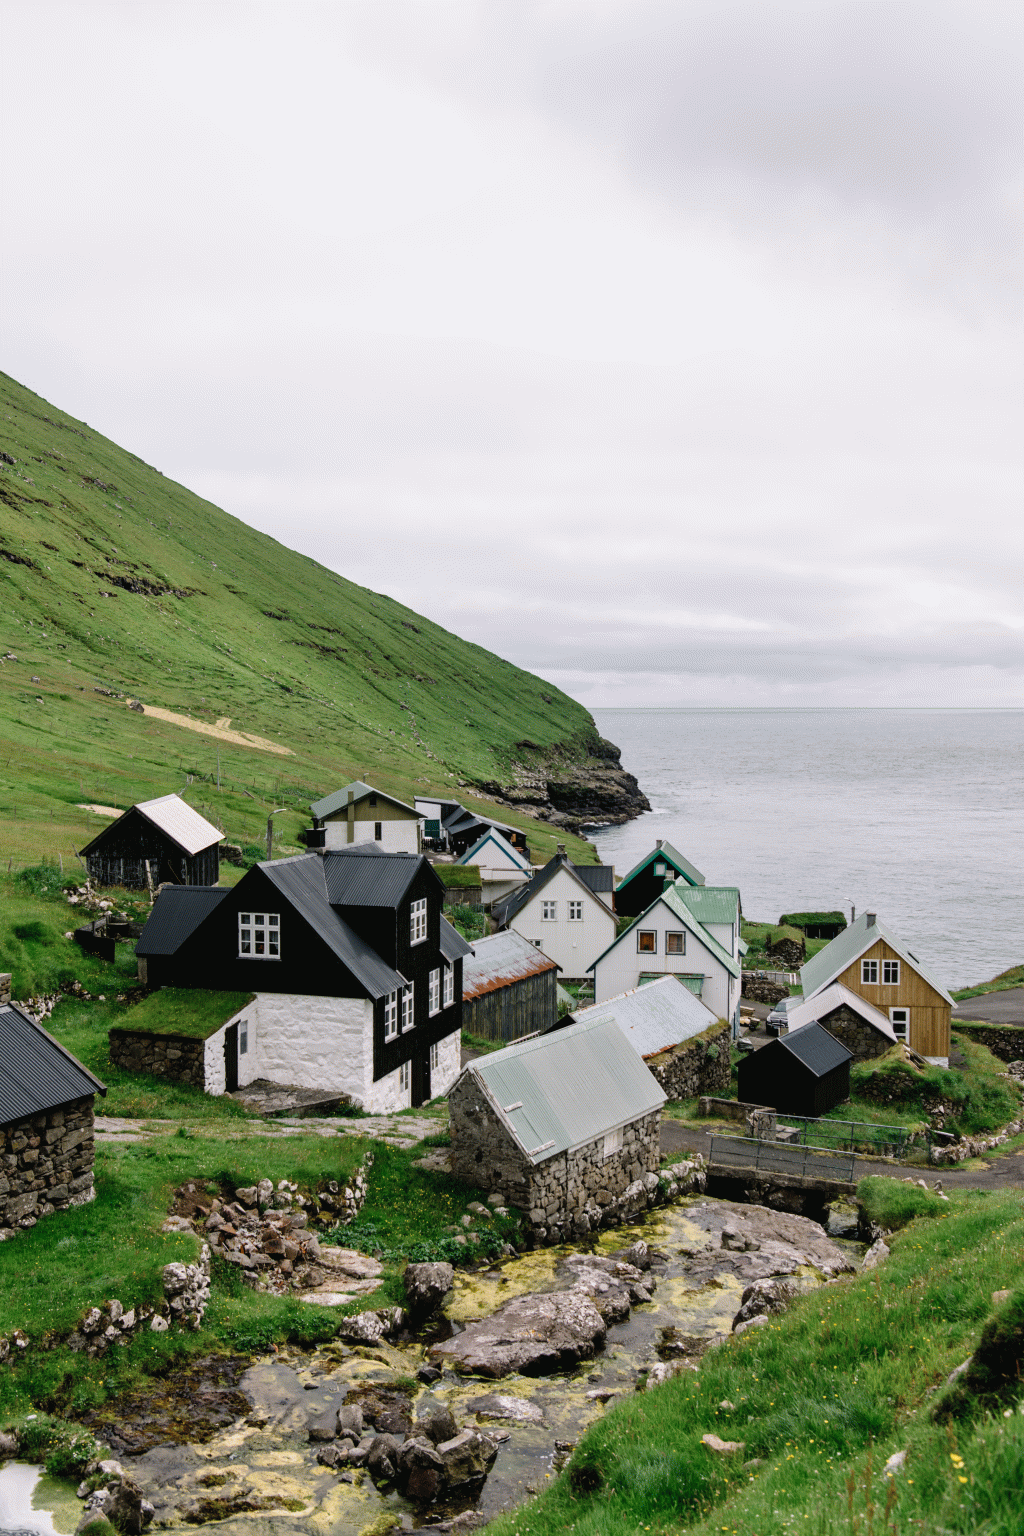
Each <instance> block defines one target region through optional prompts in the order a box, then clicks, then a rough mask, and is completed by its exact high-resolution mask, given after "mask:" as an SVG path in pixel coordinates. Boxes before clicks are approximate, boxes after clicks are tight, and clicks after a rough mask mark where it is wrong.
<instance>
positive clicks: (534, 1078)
mask: <svg viewBox="0 0 1024 1536" xmlns="http://www.w3.org/2000/svg"><path fill="white" fill-rule="evenodd" d="M466 1071H467V1072H469V1073H471V1074H472V1075H473V1077H474V1078H476V1080H477V1082H478V1083H479V1084H480V1085H481V1087H482V1088H483V1090H484V1091H485V1092H486V1094H487V1097H488V1098H489V1099H490V1101H491V1104H492V1106H493V1108H494V1110H495V1112H496V1113H497V1115H498V1118H499V1119H500V1120H501V1121H502V1122H503V1123H504V1124H505V1125H506V1126H507V1127H508V1129H509V1130H510V1131H511V1133H512V1135H513V1136H514V1137H515V1139H516V1141H517V1142H518V1143H519V1145H520V1146H521V1147H522V1149H523V1151H524V1152H525V1153H526V1155H527V1157H528V1158H529V1159H530V1161H531V1162H532V1163H534V1164H536V1163H542V1162H545V1161H546V1160H547V1159H548V1158H549V1157H557V1156H558V1154H559V1153H560V1152H567V1151H568V1150H569V1149H570V1148H572V1147H579V1146H583V1145H584V1144H585V1143H586V1142H588V1141H593V1140H595V1138H596V1137H598V1136H602V1135H604V1133H605V1132H606V1131H612V1130H615V1128H616V1127H617V1126H620V1125H627V1124H629V1122H630V1121H631V1120H636V1119H638V1118H639V1117H640V1116H641V1115H646V1114H650V1112H651V1111H652V1110H655V1109H660V1108H661V1106H662V1104H664V1102H665V1095H664V1093H663V1092H662V1091H661V1088H660V1087H659V1086H658V1083H657V1081H656V1079H655V1078H654V1077H653V1076H652V1074H651V1073H650V1072H649V1071H648V1069H647V1067H646V1066H645V1065H644V1063H643V1060H642V1058H641V1057H640V1056H638V1055H637V1053H636V1051H635V1050H634V1049H633V1047H632V1046H631V1045H630V1043H629V1041H628V1040H627V1039H626V1037H625V1035H624V1034H623V1033H622V1030H621V1029H620V1028H619V1026H618V1025H617V1024H616V1022H615V1020H614V1019H613V1018H603V1019H594V1020H592V1021H590V1022H586V1021H582V1020H581V1021H580V1022H579V1023H577V1024H570V1025H568V1026H567V1027H566V1028H565V1029H559V1030H556V1031H555V1032H554V1033H552V1034H550V1035H541V1036H540V1037H539V1038H537V1039H534V1040H520V1041H517V1042H516V1043H515V1044H513V1045H507V1046H506V1047H505V1048H504V1050H501V1051H494V1052H493V1053H491V1054H489V1055H486V1056H478V1057H477V1059H476V1060H475V1061H471V1062H470V1063H469V1065H468V1067H467V1068H466Z"/></svg>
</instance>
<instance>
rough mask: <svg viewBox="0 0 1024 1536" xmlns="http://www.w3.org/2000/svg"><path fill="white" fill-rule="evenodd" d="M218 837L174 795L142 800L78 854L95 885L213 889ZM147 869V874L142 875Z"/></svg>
mask: <svg viewBox="0 0 1024 1536" xmlns="http://www.w3.org/2000/svg"><path fill="white" fill-rule="evenodd" d="M222 840H223V834H222V833H220V832H218V831H217V828H216V827H215V826H213V825H212V824H211V823H210V822H208V821H207V819H206V817H205V816H200V814H199V812H198V811H196V810H193V808H192V806H190V805H187V804H186V803H185V801H184V800H182V799H181V798H180V796H178V795H161V796H160V798H159V799H158V800H141V801H140V802H139V804H138V805H133V806H132V807H131V809H130V810H127V811H125V813H124V815H123V816H119V817H118V819H117V820H116V821H115V822H113V823H112V824H111V825H110V826H109V827H106V828H105V829H104V830H103V831H102V832H101V833H100V834H99V836H98V837H94V838H93V840H92V842H91V843H88V844H87V845H86V846H85V847H84V848H83V849H82V853H81V856H82V858H83V859H84V860H85V864H86V868H87V869H88V871H89V878H90V879H91V880H95V881H96V882H97V884H99V885H123V886H126V887H127V888H128V889H129V890H144V889H145V887H146V886H147V885H148V884H150V883H152V884H153V885H154V886H157V885H165V884H168V883H169V884H171V885H216V884H217V881H218V880H219V879H220V844H221V842H222ZM147 865H148V870H147Z"/></svg>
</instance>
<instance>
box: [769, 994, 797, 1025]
mask: <svg viewBox="0 0 1024 1536" xmlns="http://www.w3.org/2000/svg"><path fill="white" fill-rule="evenodd" d="M802 1002H803V998H802V997H783V998H781V999H780V1001H779V1002H777V1003H776V1004H775V1007H774V1008H773V1009H772V1011H771V1013H770V1014H769V1015H768V1018H767V1020H766V1021H765V1022H766V1023H767V1025H768V1032H769V1034H772V1033H774V1032H775V1031H776V1030H779V1029H786V1028H788V1026H789V1010H790V1009H791V1008H796V1007H798V1006H799V1004H800V1003H802Z"/></svg>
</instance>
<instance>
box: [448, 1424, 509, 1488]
mask: <svg viewBox="0 0 1024 1536" xmlns="http://www.w3.org/2000/svg"><path fill="white" fill-rule="evenodd" d="M437 1454H438V1456H439V1457H440V1459H441V1461H442V1463H443V1464H444V1477H445V1483H446V1485H447V1490H448V1492H450V1493H466V1492H468V1491H469V1489H470V1488H472V1487H473V1486H474V1485H479V1484H480V1483H482V1482H483V1480H484V1478H485V1477H486V1476H487V1474H488V1472H489V1471H490V1470H491V1468H492V1467H493V1465H494V1463H495V1460H496V1459H497V1455H498V1447H497V1446H496V1445H495V1443H494V1441H493V1440H492V1439H491V1438H490V1436H488V1435H481V1434H480V1433H479V1431H478V1430H475V1429H464V1430H463V1431H462V1433H461V1434H459V1435H456V1436H455V1437H454V1438H453V1439H451V1440H443V1441H442V1442H441V1444H440V1445H439V1446H438V1447H437Z"/></svg>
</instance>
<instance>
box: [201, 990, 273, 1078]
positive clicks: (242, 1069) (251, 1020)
mask: <svg viewBox="0 0 1024 1536" xmlns="http://www.w3.org/2000/svg"><path fill="white" fill-rule="evenodd" d="M258 1006H259V999H258V998H256V997H254V998H253V1000H252V1002H251V1003H246V1005H245V1007H244V1008H242V1009H241V1010H240V1011H239V1012H238V1013H233V1014H232V1015H231V1017H230V1019H227V1020H225V1022H224V1023H223V1024H222V1025H221V1027H220V1029H218V1031H217V1033H216V1034H215V1035H211V1036H210V1037H209V1039H208V1040H207V1042H206V1049H205V1052H204V1055H203V1077H204V1087H205V1090H206V1092H207V1093H226V1092H227V1080H226V1078H225V1074H224V1036H225V1034H226V1033H227V1030H228V1027H229V1026H230V1025H231V1024H238V1025H239V1034H241V1033H242V1027H243V1026H244V1028H245V1035H246V1046H247V1047H248V1048H247V1050H246V1052H245V1054H244V1055H241V1056H239V1058H238V1086H239V1087H240V1088H244V1087H245V1085H246V1084H247V1083H251V1082H253V1081H254V1079H256V1078H257V1077H259V1075H260V1074H259V1073H258V1072H256V1071H254V1070H253V1062H254V1061H255V1055H254V1053H253V1041H254V1040H255V1037H256V1016H257V1009H258Z"/></svg>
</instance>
